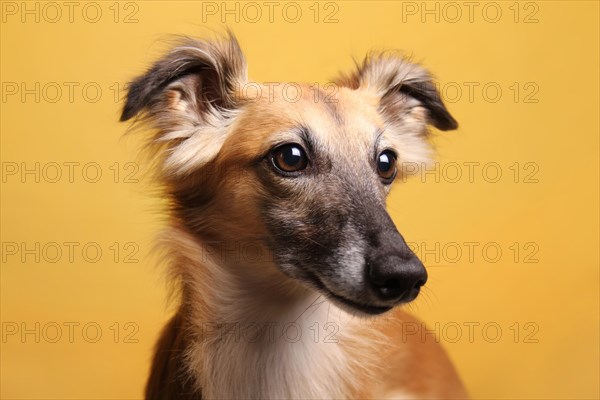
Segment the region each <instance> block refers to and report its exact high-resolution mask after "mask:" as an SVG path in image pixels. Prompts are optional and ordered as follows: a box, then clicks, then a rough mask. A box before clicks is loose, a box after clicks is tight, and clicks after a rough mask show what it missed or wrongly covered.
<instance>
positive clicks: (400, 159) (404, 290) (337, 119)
mask: <svg viewBox="0 0 600 400" xmlns="http://www.w3.org/2000/svg"><path fill="white" fill-rule="evenodd" d="M134 116H139V117H140V118H141V119H142V120H144V121H147V122H149V123H150V124H151V126H152V127H153V128H154V129H155V131H156V135H155V136H154V138H153V141H154V143H156V144H158V145H159V146H158V148H159V149H160V151H161V154H162V155H163V156H162V157H161V158H160V159H161V168H162V177H163V179H164V181H165V183H166V184H167V188H168V190H169V193H170V197H171V200H172V204H173V214H174V216H175V217H176V219H177V221H178V223H179V224H181V225H183V226H184V227H185V229H186V230H187V231H188V232H190V233H192V234H193V235H195V237H197V238H198V239H199V240H201V241H203V242H205V243H220V244H224V245H225V246H229V247H228V248H227V249H223V248H221V249H220V254H221V256H222V257H223V258H225V259H227V260H228V261H232V262H231V263H229V264H238V266H237V267H235V268H237V270H236V271H237V272H238V273H239V274H240V275H244V276H245V277H246V278H247V279H253V278H252V275H253V274H254V275H256V274H262V272H260V271H258V270H252V268H251V267H248V265H252V264H254V265H256V264H258V263H256V262H249V260H248V258H249V257H250V256H248V255H246V257H244V256H241V257H240V254H241V252H242V250H241V248H242V247H243V246H246V248H248V246H247V244H248V243H255V245H256V246H255V248H256V249H257V250H258V252H262V251H267V253H268V254H269V255H270V257H269V260H268V261H269V262H263V261H265V260H264V258H265V257H260V255H259V256H257V258H258V259H260V260H261V262H260V264H261V265H265V264H269V265H270V267H269V268H272V269H276V270H277V271H278V272H277V273H279V272H283V274H284V275H285V276H287V277H288V278H292V280H293V281H300V282H303V283H304V284H307V285H308V286H310V287H312V288H315V289H316V290H318V291H320V292H321V293H323V294H325V295H326V296H328V297H329V298H331V299H333V300H334V301H335V302H337V303H338V304H340V305H341V306H342V307H344V308H347V309H350V310H352V311H359V312H363V313H368V314H377V313H381V312H384V311H386V310H389V309H390V308H392V307H393V306H395V305H396V304H399V303H402V302H408V301H411V300H413V299H414V298H415V297H416V296H417V294H418V293H419V289H420V288H421V286H423V285H424V284H425V282H426V280H427V272H426V270H425V268H424V267H423V265H422V264H421V262H420V261H419V259H418V258H417V257H416V256H415V255H414V254H413V253H412V251H411V250H410V249H409V248H408V246H407V244H406V243H405V241H404V239H403V237H402V235H401V234H400V233H399V232H398V230H397V229H396V227H395V225H394V223H393V221H392V219H391V218H390V216H389V215H388V213H387V211H386V207H385V200H386V196H387V194H388V193H389V191H390V186H391V185H392V183H393V182H394V180H395V179H396V177H398V176H400V175H402V174H405V173H407V172H408V171H407V169H406V168H404V166H407V165H415V163H416V164H421V163H423V162H425V161H427V160H428V158H429V155H430V154H429V153H430V148H429V145H428V143H427V140H426V136H427V133H428V125H433V126H435V127H437V128H438V129H441V130H449V129H455V128H456V127H457V123H456V121H455V120H454V119H453V118H452V116H451V115H450V114H449V113H448V111H447V109H446V108H445V106H444V104H443V102H442V100H441V98H440V96H439V94H438V92H437V91H436V89H435V86H434V83H433V82H432V78H431V76H430V75H429V74H428V73H427V72H426V71H425V70H424V69H423V68H422V67H420V66H418V65H416V64H412V63H410V62H408V61H407V60H405V59H403V58H402V57H400V56H398V55H395V54H385V53H384V54H374V55H370V56H368V57H367V58H366V59H365V60H364V62H363V63H362V64H361V65H358V66H357V68H356V71H354V72H353V73H351V74H349V75H346V76H343V77H341V78H340V79H338V80H337V84H336V85H325V86H321V87H318V86H309V85H297V84H278V85H275V84H270V85H260V84H257V83H253V82H250V81H248V78H247V74H246V64H245V61H244V57H243V55H242V53H241V51H240V48H239V46H238V43H237V41H236V40H235V38H233V37H232V36H230V37H228V38H226V39H222V40H216V41H196V40H191V39H188V40H185V41H184V42H182V43H181V44H180V45H179V46H177V47H175V48H174V49H173V50H171V52H170V53H168V54H167V55H166V56H165V57H164V58H163V59H162V60H160V61H158V62H157V63H156V64H155V65H154V66H153V67H152V68H151V69H150V70H149V71H148V72H147V73H146V74H144V75H143V76H141V77H140V78H138V79H137V80H135V81H134V82H132V84H131V85H130V86H129V92H128V96H127V101H126V104H125V107H124V110H123V114H122V117H121V119H122V120H123V121H125V120H128V119H130V118H132V117H134ZM161 144H162V145H161ZM234 243H237V245H235V244H234ZM236 249H237V250H236ZM252 254H256V252H254V253H252ZM271 256H272V257H271ZM253 261H255V260H253ZM244 264H245V265H246V266H244ZM231 268H234V267H231ZM246 278H245V279H246ZM288 278H286V279H288Z"/></svg>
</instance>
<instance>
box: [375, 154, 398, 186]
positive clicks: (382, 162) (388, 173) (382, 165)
mask: <svg viewBox="0 0 600 400" xmlns="http://www.w3.org/2000/svg"><path fill="white" fill-rule="evenodd" d="M396 158H397V157H396V153H394V152H393V151H391V150H384V151H383V152H381V153H380V154H379V157H377V172H378V173H379V176H380V177H382V178H383V180H384V182H385V183H392V181H393V180H394V178H395V177H396V173H397V171H398V168H397V167H396Z"/></svg>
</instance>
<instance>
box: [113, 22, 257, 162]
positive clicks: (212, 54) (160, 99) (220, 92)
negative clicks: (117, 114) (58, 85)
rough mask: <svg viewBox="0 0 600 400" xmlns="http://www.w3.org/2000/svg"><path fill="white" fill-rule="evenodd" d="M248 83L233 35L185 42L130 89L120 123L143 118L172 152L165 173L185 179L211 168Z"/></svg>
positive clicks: (157, 63)
mask: <svg viewBox="0 0 600 400" xmlns="http://www.w3.org/2000/svg"><path fill="white" fill-rule="evenodd" d="M246 82H247V67H246V61H245V59H244V55H243V54H242V51H241V49H240V47H239V44H238V42H237V40H236V39H235V37H234V36H233V35H232V34H229V35H228V37H226V38H223V39H220V40H215V41H198V40H195V39H190V38H186V39H183V40H181V41H180V43H179V44H178V45H177V46H176V47H175V48H173V49H172V50H171V51H170V52H169V53H167V54H166V55H165V56H164V57H163V58H162V59H161V60H159V61H158V62H156V63H155V64H154V65H153V66H152V67H151V68H150V69H149V70H148V71H147V72H146V73H145V74H144V75H142V76H140V77H139V78H137V79H135V80H134V81H133V82H131V83H130V84H129V87H128V93H127V100H126V103H125V106H124V108H123V113H122V115H121V121H127V120H129V119H131V118H133V117H135V116H139V117H140V119H141V120H142V121H144V122H147V123H148V124H150V126H151V127H153V128H155V129H156V130H157V135H156V137H155V140H156V141H158V142H163V143H166V144H167V146H168V148H169V151H168V157H167V158H166V160H165V161H164V163H165V165H164V168H165V170H167V171H168V172H171V173H184V172H188V171H190V170H192V169H194V168H197V167H200V166H202V165H203V164H205V163H207V162H209V161H210V160H211V159H212V158H214V157H215V156H216V155H217V153H218V152H219V150H220V148H221V145H222V144H223V142H224V141H225V138H226V136H227V131H228V127H229V125H230V124H231V121H232V119H233V116H234V115H235V110H236V108H237V107H238V100H239V98H238V97H237V96H236V89H237V90H239V89H240V88H241V87H242V86H243V85H244V84H245V83H246Z"/></svg>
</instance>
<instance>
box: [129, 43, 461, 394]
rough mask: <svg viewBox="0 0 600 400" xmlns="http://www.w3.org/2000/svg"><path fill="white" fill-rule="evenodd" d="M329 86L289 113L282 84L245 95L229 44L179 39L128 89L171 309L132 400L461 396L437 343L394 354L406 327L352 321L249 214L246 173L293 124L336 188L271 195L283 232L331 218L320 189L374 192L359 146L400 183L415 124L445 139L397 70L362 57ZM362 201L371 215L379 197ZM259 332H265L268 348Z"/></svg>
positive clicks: (394, 62) (393, 315)
mask: <svg viewBox="0 0 600 400" xmlns="http://www.w3.org/2000/svg"><path fill="white" fill-rule="evenodd" d="M421 81H422V82H421ZM339 83H340V86H339V88H338V90H337V91H336V92H335V94H334V95H331V93H324V92H321V91H317V92H315V90H314V89H313V88H311V87H309V86H307V85H302V86H299V87H300V90H301V93H302V96H301V98H300V99H299V100H298V101H294V102H291V101H289V99H287V98H286V95H285V92H283V91H282V86H279V87H275V88H274V89H273V88H272V87H267V86H261V85H258V84H256V85H254V84H253V88H255V89H257V90H254V91H253V95H252V96H249V95H248V97H245V96H246V95H247V94H248V91H247V90H245V88H247V86H245V85H248V80H247V77H246V67H245V62H244V59H243V56H242V55H241V52H240V51H239V47H238V45H237V42H236V41H235V39H234V38H232V37H230V38H228V39H226V40H221V41H215V42H208V43H207V42H199V41H193V40H189V39H188V40H186V41H185V42H184V43H183V44H182V45H181V46H179V47H177V48H175V49H174V50H172V51H171V52H170V53H169V54H168V55H167V56H166V57H165V59H163V60H161V61H159V62H158V63H157V64H156V65H155V66H154V67H153V68H152V69H151V70H150V71H149V72H148V73H147V74H146V75H145V76H143V77H141V78H139V79H138V80H137V81H135V82H134V83H133V84H132V86H131V89H130V94H129V98H128V103H127V105H126V107H125V111H124V114H123V119H124V120H125V119H129V118H131V117H132V116H134V115H136V114H138V113H142V115H143V117H142V121H146V122H148V123H149V125H150V127H151V128H153V129H154V130H155V136H154V139H153V143H154V144H155V146H156V148H157V151H158V154H159V159H160V162H161V168H160V170H161V173H160V179H161V180H162V183H163V184H164V186H165V189H166V192H167V195H168V196H169V199H170V200H171V202H172V208H171V214H172V219H171V223H170V226H171V227H170V229H169V230H168V231H167V232H165V234H164V235H163V240H162V244H163V247H164V248H165V249H166V251H167V253H168V258H169V260H170V264H171V267H170V268H171V278H172V280H173V281H174V282H176V283H177V284H178V285H179V293H180V297H181V299H180V301H181V306H180V309H179V311H178V313H177V315H176V317H175V318H174V319H173V321H172V322H171V323H170V324H169V325H168V326H167V328H166V329H165V332H164V334H163V337H162V339H161V341H160V342H159V345H158V347H157V351H156V356H155V360H154V364H153V367H152V374H151V376H150V379H149V382H148V387H147V392H146V397H147V398H149V399H158V398H186V399H187V398H190V399H191V398H200V397H202V398H207V399H209V398H260V399H281V398H311V399H324V398H390V396H393V395H394V394H397V395H399V396H400V395H402V396H404V397H407V398H463V397H465V396H466V394H465V391H464V389H463V387H462V384H461V383H460V380H459V379H458V377H457V376H456V373H455V371H454V369H453V367H452V365H451V363H450V362H449V360H448V359H447V357H446V356H445V354H444V352H443V350H442V349H441V348H440V347H439V346H438V345H437V344H435V343H430V342H423V341H421V340H419V339H411V341H409V342H406V343H401V342H399V341H398V339H397V334H398V326H399V325H398V324H399V323H402V321H414V320H413V319H412V318H411V317H409V316H408V315H407V314H405V313H403V312H402V311H399V310H395V311H391V312H389V313H388V314H385V317H383V318H382V317H379V318H374V319H367V320H365V319H362V318H358V317H356V316H355V315H353V314H352V313H348V312H347V311H346V309H345V308H344V307H340V306H338V305H337V303H336V302H334V301H332V300H330V299H329V298H327V296H324V295H322V294H320V292H319V291H316V290H315V289H314V287H311V286H309V285H308V286H307V285H305V284H304V283H302V279H296V278H297V277H296V276H294V273H295V272H293V271H291V270H286V269H285V266H282V265H278V263H277V262H276V261H275V258H274V255H273V249H272V248H271V245H270V243H272V241H270V240H269V239H268V237H269V235H270V231H269V229H268V228H267V226H266V222H265V220H264V215H263V214H262V212H263V211H262V209H263V208H264V205H265V199H267V198H269V199H270V198H272V195H269V193H268V191H269V190H270V189H269V188H268V186H267V185H266V184H263V183H261V182H262V180H261V179H265V178H264V177H261V176H260V175H261V172H260V171H261V170H260V169H257V168H258V167H257V165H258V164H259V163H260V162H262V161H260V160H261V157H264V155H265V154H267V153H268V152H269V150H270V149H272V148H273V147H274V146H276V145H277V144H279V143H285V142H286V141H295V140H298V137H297V135H298V133H297V129H298V127H299V126H302V127H305V128H306V129H308V130H310V132H311V134H312V135H313V137H312V139H313V140H314V141H315V145H316V146H317V147H318V149H319V151H322V152H324V153H326V154H329V155H332V157H334V162H335V164H336V165H340V166H344V165H347V166H349V167H348V168H346V169H342V170H343V172H344V173H345V174H346V175H345V177H344V179H346V181H342V177H338V176H337V175H331V176H330V177H329V178H328V179H329V182H327V183H326V184H324V185H321V186H319V187H317V186H315V187H307V188H306V190H304V186H301V185H305V183H302V182H300V181H286V182H285V184H287V185H290V186H289V187H290V188H295V190H297V191H298V190H299V191H300V194H299V195H298V196H297V198H296V199H295V200H293V201H295V203H292V204H294V205H292V206H290V207H284V208H282V209H281V210H279V211H277V212H276V211H273V214H274V215H275V216H276V217H277V218H281V219H282V220H285V219H286V217H287V216H293V217H294V218H296V219H298V220H301V221H302V220H310V218H312V216H313V214H312V213H313V211H314V204H315V203H314V202H315V201H319V204H320V207H323V212H325V214H327V210H328V209H330V210H334V209H336V208H338V207H339V206H340V204H341V203H336V202H340V201H342V200H341V199H336V198H333V197H331V196H329V194H328V191H330V190H333V188H335V187H337V186H340V187H343V185H348V182H350V183H351V185H352V190H356V191H357V192H361V191H363V192H369V191H372V190H373V189H372V187H373V186H369V185H373V182H374V179H375V178H369V176H370V175H369V174H372V171H371V170H370V169H369V168H366V167H364V166H363V161H362V160H370V159H372V158H373V157H374V154H373V151H374V148H373V146H374V144H377V145H378V146H379V148H392V149H395V151H396V152H397V154H398V158H399V161H400V163H401V164H400V171H399V172H400V174H402V173H403V172H405V171H403V169H402V163H413V164H417V165H422V164H423V163H424V162H426V161H427V160H429V158H430V155H431V150H430V146H429V144H428V142H427V140H426V136H427V132H428V131H427V129H428V128H427V125H428V124H429V123H433V124H434V125H436V126H439V127H440V128H442V129H452V128H453V127H455V121H454V120H453V119H452V117H450V116H449V114H447V111H446V110H445V108H444V107H443V104H442V103H441V100H439V98H438V97H436V96H437V93H435V92H432V91H431V90H432V89H431V86H430V77H429V75H428V74H427V73H426V72H425V70H423V69H422V68H421V67H419V66H417V65H414V64H411V63H409V62H407V61H406V60H404V59H402V58H397V57H389V56H381V57H377V56H372V57H370V58H368V59H367V60H366V61H365V63H364V64H363V65H362V66H360V67H359V68H358V69H357V71H356V72H355V73H354V74H351V75H348V76H346V77H342V78H340V79H339ZM421 83H424V86H423V87H417V86H415V85H416V84H421ZM402 85H405V86H406V85H409V86H410V87H409V88H408V89H409V90H408V92H407V93H409V94H410V97H405V96H403V95H400V94H399V93H400V92H401V91H405V92H406V88H403V86H402ZM357 160H360V163H358V161H357ZM365 165H368V164H365ZM350 166H351V167H352V168H350ZM369 179H370V181H368V180H369ZM368 182H371V183H368ZM375 187H377V189H376V191H378V193H375V194H374V195H376V198H377V199H380V200H379V201H380V202H382V201H383V200H382V199H384V198H385V194H386V193H387V191H388V190H389V187H383V186H381V185H379V184H377V185H376V186H375ZM289 201H292V200H289ZM318 228H319V227H318V226H316V227H315V226H314V224H313V225H312V226H311V225H304V224H303V225H298V227H297V229H296V234H297V235H298V237H300V238H302V240H306V241H307V242H317V241H318V240H319V238H318V237H317V236H316V235H315V231H314V229H317V232H318ZM355 233H356V232H354V231H350V232H349V234H348V237H347V238H345V240H346V241H347V242H348V243H347V244H346V243H345V241H344V240H342V241H341V243H342V244H343V246H341V247H340V249H339V252H340V257H343V256H345V257H348V263H349V264H352V263H353V262H354V261H353V260H352V259H353V258H358V257H360V256H361V255H360V253H358V250H356V249H357V246H358V245H359V244H360V243H361V241H360V240H359V239H357V238H353V235H354V234H355ZM355 236H356V235H355ZM240 244H241V245H248V244H251V247H252V249H253V251H255V252H256V255H257V256H256V257H252V258H250V257H247V256H246V257H244V259H243V260H239V255H240V250H239V245H240ZM317 244H318V243H317ZM279 250H280V251H281V249H279ZM354 253H357V254H354ZM361 260H362V259H361ZM353 273H355V272H352V271H351V270H350V269H348V271H347V273H345V274H343V275H339V276H334V275H331V277H330V279H332V280H336V282H337V281H340V280H341V281H343V280H352V279H354V276H353V275H352V274H353ZM323 284H324V285H325V286H328V285H332V284H333V283H332V281H328V280H324V281H323ZM339 291H340V293H341V294H343V295H345V296H350V293H346V292H344V290H343V289H339ZM253 324H254V325H258V326H259V327H262V328H263V329H262V330H259V331H258V333H257V339H256V340H255V341H252V340H248V339H247V338H246V339H242V340H239V338H238V337H237V336H236V335H234V334H231V332H230V328H231V326H234V327H235V326H237V327H241V328H243V329H244V328H246V327H249V326H250V325H253ZM287 324H296V325H294V326H295V327H296V328H298V329H300V331H301V332H302V335H301V337H300V338H298V340H295V341H291V340H288V339H287V338H285V337H284V336H282V335H281V333H282V332H279V331H277V328H276V327H279V328H280V329H281V328H282V327H283V326H286V325H287ZM315 324H316V325H315ZM266 326H268V327H271V326H273V327H275V328H274V329H275V330H274V331H275V332H276V334H275V336H274V337H273V338H271V337H270V336H269V335H270V333H269V334H267V330H266V329H265V328H264V327H266ZM314 326H317V327H318V328H317V329H318V330H319V332H320V337H319V339H318V340H315V339H314V330H311V328H312V327H314ZM325 326H328V327H330V328H331V329H332V330H337V333H336V335H335V338H336V339H337V342H325V341H324V338H323V335H324V334H325V333H326V331H325V330H323V328H324V327H325ZM270 332H271V331H270Z"/></svg>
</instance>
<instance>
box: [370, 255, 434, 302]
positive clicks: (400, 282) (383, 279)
mask: <svg viewBox="0 0 600 400" xmlns="http://www.w3.org/2000/svg"><path fill="white" fill-rule="evenodd" d="M368 268H369V271H368V273H369V281H370V283H371V287H372V289H373V292H374V293H375V295H376V296H377V297H378V298H379V299H380V300H384V301H402V302H408V301H411V300H414V299H415V298H416V297H417V295H418V294H419V290H420V289H421V286H423V285H424V284H425V282H427V271H426V270H425V267H424V266H423V264H422V263H421V261H420V260H419V259H418V258H417V257H416V256H414V255H411V256H410V257H409V258H408V259H406V258H404V257H400V256H396V255H390V256H387V257H381V258H379V259H378V260H376V261H373V262H369V263H368Z"/></svg>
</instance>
